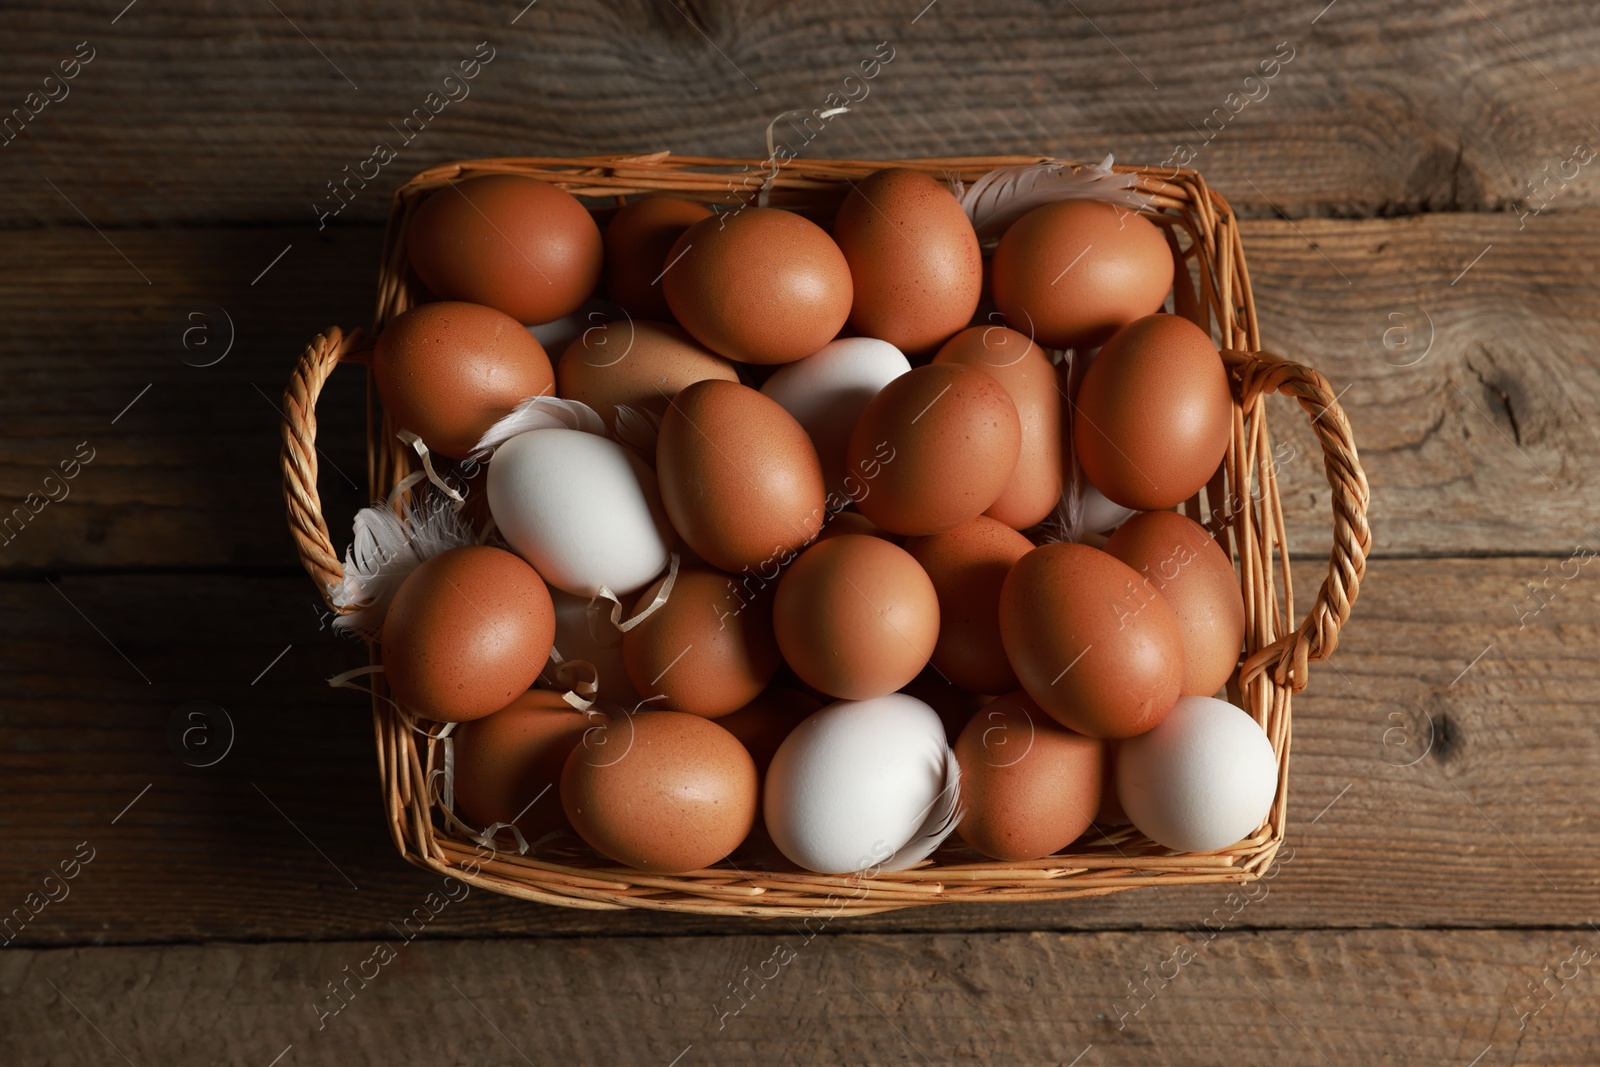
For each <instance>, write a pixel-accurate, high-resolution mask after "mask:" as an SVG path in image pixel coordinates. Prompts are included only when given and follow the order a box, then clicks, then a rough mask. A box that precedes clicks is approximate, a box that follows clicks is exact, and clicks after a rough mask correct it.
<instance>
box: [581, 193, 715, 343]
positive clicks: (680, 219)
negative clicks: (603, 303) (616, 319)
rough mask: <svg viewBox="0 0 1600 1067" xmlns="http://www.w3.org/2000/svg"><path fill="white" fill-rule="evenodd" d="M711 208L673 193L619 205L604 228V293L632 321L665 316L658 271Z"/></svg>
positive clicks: (666, 308) (665, 302) (669, 316)
mask: <svg viewBox="0 0 1600 1067" xmlns="http://www.w3.org/2000/svg"><path fill="white" fill-rule="evenodd" d="M710 217H711V209H710V208H708V207H706V206H705V205H704V204H697V203H695V202H694V201H692V200H681V199H679V198H677V197H673V196H647V197H645V198H644V199H642V200H634V201H631V202H629V203H627V204H624V205H623V206H622V208H621V209H620V210H619V211H618V212H617V213H616V214H615V215H613V216H612V217H611V222H610V224H609V225H607V226H606V232H605V239H604V243H605V268H604V271H603V273H604V276H605V283H606V295H607V296H609V297H610V298H611V299H612V300H614V301H616V303H617V304H618V305H619V306H621V307H623V308H626V309H627V312H628V314H629V315H630V316H631V317H633V318H634V319H654V320H663V319H670V318H671V317H672V312H671V311H670V310H669V309H668V307H667V297H666V293H665V292H663V291H662V288H661V272H662V270H663V269H664V268H665V267H666V265H667V253H668V252H669V251H670V250H671V249H672V246H673V245H674V244H676V243H677V240H678V238H679V237H682V236H683V232H684V231H685V230H687V229H688V228H689V227H690V226H693V225H694V224H695V223H697V222H699V221H700V220H701V219H707V218H710Z"/></svg>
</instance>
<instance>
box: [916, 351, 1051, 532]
mask: <svg viewBox="0 0 1600 1067" xmlns="http://www.w3.org/2000/svg"><path fill="white" fill-rule="evenodd" d="M933 361H934V362H935V363H960V364H963V365H965V366H968V367H977V368H978V369H979V370H981V371H983V372H984V373H985V374H988V375H989V376H990V377H992V378H993V379H994V380H995V381H997V382H999V383H1000V384H1001V385H1002V386H1004V387H1005V390H1006V392H1007V393H1009V394H1011V402H1012V403H1013V404H1015V405H1016V406H1017V421H1018V424H1019V426H1020V428H1021V430H1022V447H1021V449H1020V450H1019V451H1018V453H1017V465H1016V468H1015V469H1014V470H1012V472H1011V480H1010V481H1009V482H1007V483H1006V487H1005V489H1004V490H1002V491H1001V493H1000V498H999V499H998V500H996V501H995V502H994V503H993V504H991V505H989V510H988V511H987V512H985V514H987V515H989V516H990V517H991V518H995V519H999V520H1000V521H1001V522H1003V523H1005V524H1006V525H1007V526H1010V527H1011V528H1012V529H1014V530H1026V529H1027V528H1028V527H1030V526H1034V525H1036V524H1038V523H1040V522H1043V521H1044V520H1045V519H1046V518H1047V517H1049V515H1050V514H1051V513H1052V512H1054V511H1055V509H1056V505H1057V504H1059V503H1060V502H1061V404H1062V399H1061V393H1060V390H1059V389H1058V388H1057V386H1056V369H1055V367H1053V366H1051V364H1050V358H1049V357H1048V356H1046V355H1045V354H1044V350H1043V349H1041V348H1040V347H1039V346H1038V345H1036V344H1034V343H1033V342H1032V341H1030V340H1028V339H1027V338H1026V337H1024V336H1023V335H1022V334H1020V333H1018V332H1017V331H1015V330H1008V329H1006V328H1005V327H1004V326H972V327H969V328H968V329H965V330H962V331H961V332H960V333H958V334H956V335H955V336H954V337H952V338H950V340H949V341H947V342H945V345H944V347H943V348H941V349H939V354H938V355H936V356H934V357H933Z"/></svg>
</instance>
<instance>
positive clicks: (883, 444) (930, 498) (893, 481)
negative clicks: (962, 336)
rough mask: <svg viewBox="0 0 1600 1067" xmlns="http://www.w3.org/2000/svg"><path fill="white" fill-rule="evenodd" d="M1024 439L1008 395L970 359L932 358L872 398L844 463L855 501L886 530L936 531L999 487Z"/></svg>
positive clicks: (975, 511) (996, 494)
mask: <svg viewBox="0 0 1600 1067" xmlns="http://www.w3.org/2000/svg"><path fill="white" fill-rule="evenodd" d="M1021 446H1022V427H1021V423H1020V422H1019V421H1018V419H1017V407H1016V405H1015V404H1013V403H1012V402H1011V395H1010V394H1009V393H1007V392H1006V390H1005V387H1004V386H1002V385H1001V384H1000V383H999V382H997V381H995V379H994V378H993V377H991V376H990V375H989V374H987V373H985V372H984V371H981V370H978V369H977V368H976V367H967V366H962V365H960V364H957V363H935V364H929V365H928V366H926V367H917V368H915V369H914V370H912V371H910V372H909V373H906V374H902V375H901V376H900V377H898V378H896V379H895V380H894V381H892V382H890V383H889V384H888V385H886V386H884V387H883V389H882V390H880V391H879V393H878V395H877V396H875V397H873V398H872V402H871V403H869V404H868V405H867V408H866V410H865V411H863V412H862V413H861V421H860V422H858V423H856V428H855V431H854V432H853V433H851V435H850V443H849V445H848V446H846V448H845V462H846V465H847V469H848V472H849V474H850V475H853V476H854V477H856V478H858V479H860V481H861V483H862V485H863V489H862V494H861V495H860V496H859V497H857V499H856V508H857V509H858V510H860V512H861V514H863V515H865V516H866V517H867V518H869V519H871V520H872V521H873V522H875V523H876V524H878V525H879V526H881V527H882V528H883V529H885V530H889V531H891V532H893V533H898V534H907V535H911V536H920V535H923V534H934V533H939V532H941V531H943V530H948V529H950V528H951V527H953V526H959V525H960V524H961V523H963V522H970V521H971V520H973V519H975V518H977V517H978V516H979V515H981V514H983V513H984V511H986V510H987V509H988V508H989V507H990V506H991V505H992V504H994V502H995V501H996V500H998V499H999V498H1000V494H1001V493H1003V492H1004V491H1005V488H1006V486H1007V485H1008V484H1009V483H1010V481H1011V472H1012V471H1013V470H1014V469H1015V468H1016V465H1017V456H1018V454H1019V452H1020V450H1021Z"/></svg>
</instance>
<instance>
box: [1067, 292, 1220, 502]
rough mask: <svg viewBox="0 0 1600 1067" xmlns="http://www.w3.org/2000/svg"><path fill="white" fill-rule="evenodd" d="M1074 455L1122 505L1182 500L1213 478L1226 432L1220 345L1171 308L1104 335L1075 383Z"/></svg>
mask: <svg viewBox="0 0 1600 1067" xmlns="http://www.w3.org/2000/svg"><path fill="white" fill-rule="evenodd" d="M1077 404H1078V407H1077V418H1076V419H1075V421H1074V424H1073V430H1072V435H1073V442H1074V444H1075V446H1076V451H1077V455H1078V462H1079V463H1080V464H1081V465H1082V466H1083V472H1084V474H1086V475H1088V477H1089V480H1090V481H1092V482H1093V483H1094V484H1095V485H1096V486H1097V487H1098V488H1099V489H1100V491H1101V492H1102V493H1104V494H1105V495H1106V496H1107V497H1109V498H1110V499H1111V500H1112V501H1114V502H1116V503H1118V504H1121V505H1122V506H1123V507H1128V508H1136V509H1138V510H1139V511H1157V510H1160V509H1163V508H1170V507H1173V506H1175V505H1177V504H1181V503H1182V502H1183V501H1185V500H1187V499H1188V498H1189V497H1191V496H1193V495H1194V494H1195V493H1197V492H1199V491H1200V487H1201V486H1203V485H1205V484H1206V482H1208V481H1210V480H1211V476H1212V475H1213V474H1215V473H1216V471H1217V467H1218V466H1219V465H1221V463H1222V457H1223V456H1224V455H1225V454H1226V453H1227V451H1228V441H1229V439H1230V438H1231V436H1232V433H1233V394H1232V392H1231V391H1230V390H1229V388H1228V372H1227V371H1226V370H1225V369H1224V367H1223V365H1222V357H1221V355H1220V354H1219V353H1218V352H1217V346H1216V345H1214V344H1212V343H1211V338H1209V337H1207V336H1206V334H1205V331H1203V330H1201V329H1200V327H1198V326H1196V325H1195V324H1194V323H1192V322H1190V321H1189V320H1188V319H1183V318H1179V317H1178V316H1176V315H1149V316H1147V317H1145V318H1142V319H1140V320H1138V321H1137V322H1134V323H1131V324H1129V325H1128V326H1126V327H1124V328H1123V329H1121V330H1119V331H1118V332H1117V334H1116V336H1114V337H1112V338H1111V340H1109V341H1107V342H1106V345H1105V347H1104V348H1102V349H1101V350H1100V352H1099V354H1098V355H1096V356H1095V358H1094V362H1092V363H1090V364H1089V369H1088V370H1087V371H1085V372H1084V375H1083V382H1082V384H1081V385H1079V387H1078V399H1077Z"/></svg>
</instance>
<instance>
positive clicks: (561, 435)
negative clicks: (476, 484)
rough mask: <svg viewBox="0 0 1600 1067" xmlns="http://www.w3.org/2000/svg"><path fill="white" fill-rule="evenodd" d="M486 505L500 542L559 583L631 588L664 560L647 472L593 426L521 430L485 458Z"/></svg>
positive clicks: (574, 589)
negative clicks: (589, 428)
mask: <svg viewBox="0 0 1600 1067" xmlns="http://www.w3.org/2000/svg"><path fill="white" fill-rule="evenodd" d="M488 492H489V512H490V514H492V515H493V516H494V521H495V526H496V527H498V528H499V530H500V533H501V535H502V536H504V537H505V539H506V542H507V543H508V544H510V545H511V547H512V548H513V549H514V550H515V551H516V552H517V554H518V555H520V556H521V557H522V558H523V559H525V560H527V561H528V562H529V563H531V564H533V569H534V570H536V571H538V572H539V575H540V577H542V578H544V580H545V581H546V582H548V583H549V584H551V585H553V586H555V587H556V588H557V589H562V590H565V591H566V592H568V593H574V594H576V595H578V596H583V597H592V596H594V595H595V594H596V593H597V592H599V591H600V587H601V586H606V587H607V588H609V589H610V590H611V591H612V592H613V593H616V594H618V595H623V594H626V593H631V592H634V591H636V590H638V589H640V588H641V587H643V586H644V585H646V584H647V583H648V582H650V581H651V580H652V579H654V578H655V577H656V576H657V575H659V574H660V573H661V572H662V571H664V570H666V567H667V560H668V556H669V551H668V548H667V542H668V536H669V535H668V534H667V532H666V531H667V529H668V527H667V524H666V518H665V513H664V512H663V511H662V510H661V500H660V496H659V494H658V492H657V489H656V478H655V474H654V472H652V471H651V470H650V468H649V467H647V466H646V465H645V464H644V462H643V461H641V460H640V459H639V458H638V457H637V456H635V455H634V454H633V453H631V452H629V451H628V450H627V449H625V448H623V447H622V446H621V445H619V444H617V443H616V442H615V441H610V440H607V439H606V438H604V437H601V436H599V435H597V434H592V433H584V432H583V431H582V430H568V429H558V428H549V429H542V430H529V431H528V432H527V433H522V434H518V435H517V436H515V437H513V438H511V440H509V441H507V442H505V443H504V444H502V445H501V446H500V447H499V448H498V449H496V450H495V453H494V458H493V459H491V460H490V461H489V487H488Z"/></svg>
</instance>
